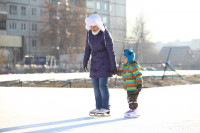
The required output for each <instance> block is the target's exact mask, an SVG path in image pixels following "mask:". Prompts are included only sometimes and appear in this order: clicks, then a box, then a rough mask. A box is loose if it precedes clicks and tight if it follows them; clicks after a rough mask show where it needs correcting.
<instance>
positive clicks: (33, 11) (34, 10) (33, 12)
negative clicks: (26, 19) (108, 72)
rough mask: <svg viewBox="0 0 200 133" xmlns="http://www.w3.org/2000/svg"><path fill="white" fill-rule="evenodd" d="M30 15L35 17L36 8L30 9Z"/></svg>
mask: <svg viewBox="0 0 200 133" xmlns="http://www.w3.org/2000/svg"><path fill="white" fill-rule="evenodd" d="M32 15H34V16H36V8H32Z"/></svg>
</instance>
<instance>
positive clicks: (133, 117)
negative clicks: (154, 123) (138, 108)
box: [124, 115, 139, 119]
mask: <svg viewBox="0 0 200 133" xmlns="http://www.w3.org/2000/svg"><path fill="white" fill-rule="evenodd" d="M138 117H139V115H138V116H131V115H125V116H124V118H128V119H136V118H138Z"/></svg>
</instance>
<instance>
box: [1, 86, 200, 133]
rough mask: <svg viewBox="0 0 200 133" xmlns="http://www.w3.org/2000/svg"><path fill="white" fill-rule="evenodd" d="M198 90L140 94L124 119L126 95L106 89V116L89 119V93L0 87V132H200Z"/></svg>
mask: <svg viewBox="0 0 200 133" xmlns="http://www.w3.org/2000/svg"><path fill="white" fill-rule="evenodd" d="M199 88H200V85H185V86H170V87H160V88H149V89H143V90H142V91H141V93H140V95H139V99H138V102H139V108H138V110H139V114H140V117H139V118H136V119H125V118H123V114H124V112H125V111H127V110H128V105H127V101H126V91H124V90H123V89H120V88H119V89H110V104H111V116H110V117H104V118H94V117H90V116H89V115H88V112H89V111H90V110H92V109H94V108H95V106H94V105H95V101H94V94H93V89H92V88H27V87H1V88H0V132H1V133H22V132H23V133H58V132H59V133H66V132H67V133H122V132H124V133H133V132H134V133H199V132H200V113H199V112H200V104H199V101H200V96H199V94H200V89H199Z"/></svg>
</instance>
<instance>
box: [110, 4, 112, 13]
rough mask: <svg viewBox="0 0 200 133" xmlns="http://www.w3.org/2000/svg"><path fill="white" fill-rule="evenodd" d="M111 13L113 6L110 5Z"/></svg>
mask: <svg viewBox="0 0 200 133" xmlns="http://www.w3.org/2000/svg"><path fill="white" fill-rule="evenodd" d="M110 12H112V5H111V4H110Z"/></svg>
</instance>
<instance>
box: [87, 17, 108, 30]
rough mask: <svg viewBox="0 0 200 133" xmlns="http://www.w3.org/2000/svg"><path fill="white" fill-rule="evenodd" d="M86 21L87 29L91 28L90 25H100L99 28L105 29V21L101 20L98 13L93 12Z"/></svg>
mask: <svg viewBox="0 0 200 133" xmlns="http://www.w3.org/2000/svg"><path fill="white" fill-rule="evenodd" d="M85 23H86V26H85V28H86V29H87V30H90V26H98V27H99V29H101V30H102V31H105V27H104V25H103V22H102V21H101V18H100V16H99V15H98V14H91V15H90V16H89V17H87V18H86V19H85Z"/></svg>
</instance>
